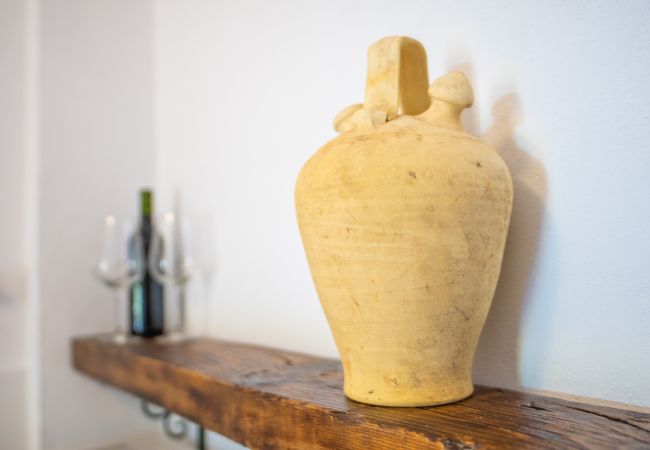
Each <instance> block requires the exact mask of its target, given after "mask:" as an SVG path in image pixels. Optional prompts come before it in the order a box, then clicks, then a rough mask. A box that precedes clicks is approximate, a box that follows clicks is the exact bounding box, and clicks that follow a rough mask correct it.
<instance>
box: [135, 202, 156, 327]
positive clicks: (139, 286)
mask: <svg viewBox="0 0 650 450" xmlns="http://www.w3.org/2000/svg"><path fill="white" fill-rule="evenodd" d="M152 215H153V194H152V192H151V191H150V190H142V191H140V229H139V230H138V233H140V238H141V239H142V243H143V247H144V255H143V256H144V263H145V272H144V276H143V277H142V281H138V282H137V283H134V284H133V286H132V287H131V333H132V334H134V335H136V336H143V337H154V336H159V335H161V334H163V330H164V310H163V294H164V292H163V286H162V284H160V283H159V282H158V281H156V280H155V279H154V278H153V277H152V276H151V272H150V271H149V267H148V264H147V262H148V261H149V251H150V249H151V240H152V239H153V237H154V235H153V233H154V229H153V224H152Z"/></svg>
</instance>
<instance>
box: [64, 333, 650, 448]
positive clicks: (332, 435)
mask: <svg viewBox="0 0 650 450" xmlns="http://www.w3.org/2000/svg"><path fill="white" fill-rule="evenodd" d="M73 359H74V366H75V368H76V369H77V370H79V371H81V372H83V373H85V374H86V375H88V376H90V377H92V378H95V379H97V380H100V381H102V382H105V383H107V384H109V385H112V386H114V387H117V388H120V389H123V390H125V391H128V392H131V393H133V394H135V395H137V396H138V397H141V398H144V399H146V400H149V401H151V402H154V403H157V404H159V405H161V406H164V407H165V408H167V409H169V410H171V411H173V412H175V413H178V414H180V415H182V416H185V417H187V418H188V419H190V420H193V421H195V422H197V423H199V424H201V425H203V426H204V427H206V428H207V429H210V430H213V431H216V432H218V433H221V434H223V435H225V436H227V437H229V438H231V439H233V440H234V441H237V442H240V443H242V444H244V445H246V446H248V447H250V448H252V449H363V450H370V449H378V450H381V449H391V450H393V449H425V448H426V449H431V448H432V449H436V448H438V449H524V448H535V449H563V448H589V449H595V448H603V449H613V448H626V449H650V414H643V413H639V412H634V411H627V410H622V409H615V408H608V407H601V406H593V405H589V404H583V403H575V402H569V401H564V400H559V399H555V398H550V397H542V396H537V395H529V394H525V393H520V392H514V391H508V390H503V389H495V388H488V387H477V389H476V392H475V393H474V395H472V397H470V398H468V399H466V400H464V401H461V402H458V403H454V404H450V405H445V406H438V407H421V408H389V407H379V406H371V405H365V404H361V403H357V402H354V401H352V400H349V399H347V398H346V397H345V396H344V395H343V391H342V375H341V367H340V364H339V362H338V361H335V360H331V359H325V358H319V357H314V356H308V355H303V354H299V353H293V352H288V351H283V350H277V349H270V348H264V347H259V346H253V345H246V344H239V343H232V342H224V341H217V340H212V339H207V338H198V339H193V340H188V341H185V342H179V343H162V342H154V341H136V342H131V343H128V344H127V345H117V344H114V343H113V342H111V341H110V340H109V339H107V338H105V337H101V336H100V337H87V338H79V339H75V340H74V342H73Z"/></svg>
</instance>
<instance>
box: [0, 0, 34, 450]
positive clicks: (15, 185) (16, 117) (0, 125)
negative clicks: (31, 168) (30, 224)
mask: <svg viewBox="0 0 650 450" xmlns="http://www.w3.org/2000/svg"><path fill="white" fill-rule="evenodd" d="M26 12H27V11H26V7H25V4H24V2H22V1H19V0H6V1H2V2H0V211H2V215H0V221H1V222H2V224H1V225H0V229H2V231H3V232H2V233H0V399H2V401H0V436H1V437H0V444H2V445H0V447H2V448H16V449H17V448H23V447H24V446H25V445H26V443H27V420H26V419H27V417H26V404H27V400H26V379H27V370H28V364H27V351H26V343H25V333H24V330H25V322H26V320H25V315H26V303H27V298H26V295H27V293H26V283H27V258H26V239H27V236H26V233H25V232H24V230H25V225H26V223H25V218H26V203H25V200H26V183H27V181H26V180H27V170H26V156H25V155H26V151H25V150H26V142H25V134H26V127H27V124H26V120H27V111H26V96H27V84H26V78H27V77H26V74H27V61H26V45H27V42H26V41H27V40H26V35H27V31H26V28H27V14H26ZM5 446H6V447H5Z"/></svg>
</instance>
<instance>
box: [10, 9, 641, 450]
mask: <svg viewBox="0 0 650 450" xmlns="http://www.w3.org/2000/svg"><path fill="white" fill-rule="evenodd" d="M649 24H650V3H648V2H647V1H627V2H607V1H594V0H591V1H578V0H573V1H549V2H533V1H525V2H512V1H494V2H484V3H478V2H470V1H454V2H451V1H449V2H445V1H403V2H394V1H381V0H374V1H367V0H363V1H355V2H349V1H338V0H329V1H319V2H300V1H297V0H296V1H277V2H265V1H261V0H259V1H253V0H244V1H218V0H212V1H209V0H183V1H174V0H0V211H2V215H1V216H0V399H1V401H0V448H2V449H9V450H13V449H52V450H59V449H61V450H63V449H66V450H67V449H91V448H106V447H109V446H111V445H118V444H120V443H131V444H129V445H131V446H132V448H145V447H144V445H145V444H142V445H143V447H138V445H140V444H137V442H144V441H146V442H149V443H150V444H146V445H149V446H150V447H147V448H164V446H165V445H172V444H171V443H169V441H167V440H165V439H164V438H163V437H161V436H160V433H161V432H160V431H159V427H158V426H157V425H156V424H154V423H152V422H151V421H149V420H148V419H147V418H145V417H144V416H143V415H142V414H141V412H140V409H139V402H138V400H137V399H136V398H135V397H132V396H130V395H128V394H125V393H122V392H119V391H117V390H114V389H110V388H107V387H106V386H102V385H100V384H98V383H96V382H95V381H92V380H90V379H89V378H86V377H83V376H81V375H79V374H77V373H75V372H74V370H73V369H72V367H71V361H70V346H69V344H70V339H71V338H72V337H73V336H77V335H84V334H93V333H98V332H105V331H109V330H110V329H111V327H112V321H113V315H112V312H111V311H112V307H113V305H112V303H111V302H112V301H111V297H110V293H109V292H108V290H107V289H105V288H104V287H102V286H101V284H100V283H98V282H97V280H95V279H93V277H92V276H91V273H90V267H91V266H92V265H93V263H94V258H95V257H96V248H97V245H98V230H99V225H100V223H101V221H102V219H103V217H104V216H105V215H106V214H108V213H114V214H118V215H123V216H132V217H137V211H138V205H137V192H138V190H139V189H140V188H141V187H144V186H149V187H152V188H153V190H154V192H155V201H156V206H155V207H156V210H157V211H159V212H162V211H165V210H168V209H170V208H172V206H173V204H174V202H175V201H178V199H181V201H182V204H183V207H184V210H185V211H186V212H187V213H188V215H189V216H191V217H193V218H194V221H195V223H196V224H198V226H199V228H200V229H201V230H202V231H201V233H200V234H199V235H197V237H196V238H197V239H200V244H201V248H202V250H201V251H202V252H203V254H204V259H205V260H206V261H209V262H210V263H209V264H208V265H209V266H210V268H209V270H206V271H205V272H204V276H201V277H195V279H194V280H193V281H192V283H191V284H190V286H189V291H188V326H189V327H190V328H191V329H192V330H193V331H194V332H195V333H197V334H207V335H211V336H216V337H220V338H226V339H230V340H237V341H244V342H252V343H262V344H265V345H270V346H276V347H282V348H286V349H292V350H298V351H303V352H309V353H314V354H318V355H324V356H332V357H334V356H336V349H335V346H334V342H333V340H332V337H331V335H330V331H329V328H328V327H327V323H326V321H325V317H324V315H323V313H322V311H321V307H320V305H319V302H318V298H317V296H316V293H315V290H314V287H313V284H312V281H311V277H310V274H309V270H308V267H307V264H306V260H305V257H304V253H303V249H302V245H301V242H300V236H299V233H298V228H297V225H296V219H295V213H294V206H293V188H294V182H295V179H296V176H297V174H298V171H299V170H300V167H301V166H302V164H303V163H304V162H305V161H306V160H307V158H308V157H309V156H310V155H311V154H312V153H314V152H315V151H316V150H317V149H318V148H319V147H320V146H321V145H323V144H324V143H325V142H326V141H327V140H328V139H331V138H332V137H334V136H335V133H334V131H333V129H332V120H333V118H334V116H335V115H336V114H337V113H338V112H339V111H340V110H341V109H343V108H344V107H346V106H348V105H350V104H352V103H357V102H361V101H362V100H363V94H364V84H365V70H366V49H367V47H368V46H369V45H370V44H371V43H373V42H374V41H376V40H378V39H379V38H381V37H384V36H388V35H407V36H410V37H413V38H415V39H418V40H419V41H420V42H422V44H423V45H424V46H425V48H426V49H427V52H428V56H429V69H430V78H432V79H433V78H435V77H438V76H440V75H442V74H444V73H446V72H447V71H449V70H451V69H457V70H463V71H464V72H465V73H466V74H467V75H468V76H469V77H470V79H471V81H472V83H473V86H474V90H475V93H476V99H477V100H476V103H475V106H474V107H473V108H472V109H471V110H469V111H468V112H466V113H465V116H464V124H465V126H466V128H467V130H468V131H470V132H471V133H473V134H475V135H477V136H481V137H482V138H483V139H484V140H486V141H487V142H488V143H490V144H491V145H493V146H494V147H495V148H496V149H497V150H498V151H499V153H500V154H501V155H502V156H503V158H504V159H505V160H506V162H507V164H508V165H509V167H510V170H511V172H512V174H513V179H514V186H515V205H514V210H513V220H512V224H511V229H510V235H509V238H508V244H507V249H506V256H505V261H504V267H503V272H502V277H501V280H500V284H499V287H498V289H497V293H496V296H495V298H494V302H493V307H492V310H491V312H490V316H489V318H488V323H487V324H486V327H485V329H484V331H483V335H482V337H481V342H480V345H479V349H478V352H477V357H476V364H475V370H474V375H475V381H476V382H477V383H483V384H491V385H498V386H505V387H510V388H525V389H534V390H546V391H553V392H555V393H559V394H563V395H568V396H586V397H593V398H599V399H605V400H608V401H614V402H625V403H630V404H633V405H638V406H642V407H643V406H645V407H650V390H649V389H648V387H647V380H648V379H650V327H649V326H648V319H647V318H648V317H649V315H650V298H649V295H650V294H649V292H650V274H649V271H648V267H649V266H650V211H649V206H650V204H649V200H648V199H649V194H650V177H649V176H648V173H650V152H649V151H648V142H649V141H650V126H649V123H650V106H649V105H650V85H649V83H648V80H649V79H650V25H649ZM175 199H176V200H175ZM143 439H144V441H142V440H143ZM156 439H160V440H159V441H158V440H156ZM210 439H211V441H210V444H209V445H210V446H211V447H210V448H230V444H228V443H227V442H226V441H224V440H219V439H218V438H217V437H214V436H212V437H211V438H210ZM134 442H135V443H134ZM151 442H155V443H154V444H151ZM174 445H176V444H174ZM179 445H181V444H179ZM233 447H234V444H233ZM116 448H117V447H116Z"/></svg>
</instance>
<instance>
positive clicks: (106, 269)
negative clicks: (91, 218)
mask: <svg viewBox="0 0 650 450" xmlns="http://www.w3.org/2000/svg"><path fill="white" fill-rule="evenodd" d="M143 258H144V257H143V249H142V239H141V238H140V237H139V235H138V233H137V232H136V229H135V226H134V224H133V222H132V221H130V220H128V219H123V220H119V219H117V218H116V217H115V216H113V215H108V216H106V217H105V218H104V223H103V229H102V237H101V248H100V253H99V257H98V260H97V263H96V264H95V266H94V267H93V273H94V274H95V276H96V277H97V278H99V279H100V280H101V281H102V282H103V283H104V284H105V285H106V286H108V287H109V288H111V289H112V290H113V296H114V298H115V299H114V302H113V303H114V308H115V311H114V314H115V318H114V320H115V325H114V331H113V335H112V338H113V340H114V341H115V342H117V343H125V342H126V340H127V339H126V336H127V335H126V329H127V326H126V325H127V323H128V320H127V317H128V312H129V308H128V306H127V301H126V299H127V297H126V294H127V290H128V288H129V287H130V286H131V285H132V284H133V283H134V282H136V281H138V280H139V279H141V278H142V274H143V272H144V260H143Z"/></svg>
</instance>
